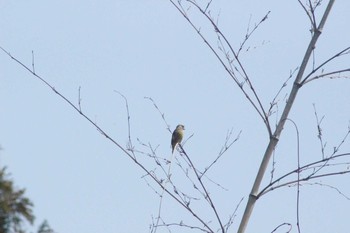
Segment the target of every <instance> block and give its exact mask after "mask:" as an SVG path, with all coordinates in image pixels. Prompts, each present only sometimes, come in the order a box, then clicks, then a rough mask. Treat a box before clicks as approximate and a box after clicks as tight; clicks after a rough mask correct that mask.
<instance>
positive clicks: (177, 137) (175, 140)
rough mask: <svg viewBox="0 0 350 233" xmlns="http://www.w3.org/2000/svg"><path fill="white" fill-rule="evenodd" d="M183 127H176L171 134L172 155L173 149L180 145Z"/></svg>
mask: <svg viewBox="0 0 350 233" xmlns="http://www.w3.org/2000/svg"><path fill="white" fill-rule="evenodd" d="M184 130H185V126H184V125H177V126H176V129H175V130H174V132H173V135H172V137H171V147H172V153H174V150H175V147H176V146H177V144H179V143H181V141H182V138H183V136H184Z"/></svg>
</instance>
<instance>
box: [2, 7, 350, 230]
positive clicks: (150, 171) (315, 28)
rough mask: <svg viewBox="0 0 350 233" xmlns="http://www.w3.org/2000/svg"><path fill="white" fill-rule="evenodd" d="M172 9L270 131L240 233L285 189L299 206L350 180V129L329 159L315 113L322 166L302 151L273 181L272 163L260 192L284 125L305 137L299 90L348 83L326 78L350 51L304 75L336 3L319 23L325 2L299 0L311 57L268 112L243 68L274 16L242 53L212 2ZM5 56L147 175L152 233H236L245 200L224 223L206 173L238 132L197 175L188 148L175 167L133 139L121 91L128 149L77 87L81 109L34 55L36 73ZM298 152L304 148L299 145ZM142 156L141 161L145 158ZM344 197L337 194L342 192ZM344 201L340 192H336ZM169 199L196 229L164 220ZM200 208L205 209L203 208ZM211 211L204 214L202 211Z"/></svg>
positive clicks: (152, 148)
mask: <svg viewBox="0 0 350 233" xmlns="http://www.w3.org/2000/svg"><path fill="white" fill-rule="evenodd" d="M169 1H170V3H171V4H172V5H173V6H174V7H175V9H176V10H177V11H178V12H179V13H180V14H181V16H182V17H183V18H184V19H185V20H186V21H187V22H188V23H189V25H190V26H191V27H192V28H193V29H194V31H195V32H196V33H197V34H198V35H199V37H200V38H201V39H202V41H203V42H204V43H205V45H206V46H207V47H208V48H209V50H210V51H211V52H212V53H213V54H214V56H215V57H216V58H217V59H218V61H219V63H220V64H221V65H222V67H223V69H224V70H225V71H226V73H227V75H228V77H230V78H231V79H232V81H233V82H234V83H235V84H236V86H237V87H238V88H239V90H240V91H241V93H242V94H243V96H244V97H245V99H246V100H247V103H248V104H249V105H250V106H251V107H252V108H253V109H254V110H255V112H256V114H257V115H258V117H259V119H261V123H262V124H264V126H265V128H266V131H267V135H268V137H269V138H268V139H269V142H268V144H267V146H266V150H265V152H264V153H263V157H262V161H261V165H260V168H259V170H258V172H257V175H256V178H255V181H254V184H253V185H252V189H251V192H250V194H249V198H248V201H247V204H246V207H245V211H244V214H243V216H242V219H241V222H240V226H239V229H238V232H239V233H243V232H245V230H246V227H247V225H248V223H249V220H250V216H251V214H252V212H253V210H254V205H255V203H256V201H257V200H258V199H259V198H260V197H262V196H263V195H265V194H268V193H269V192H271V191H273V190H276V189H278V188H281V187H296V188H297V200H299V188H300V186H301V185H302V184H306V182H309V181H314V183H313V184H319V183H317V180H318V179H319V178H321V177H328V176H334V175H342V174H348V173H350V170H349V166H348V164H349V163H350V161H349V158H350V153H349V152H344V153H343V152H342V153H341V152H340V149H341V147H342V146H343V144H344V143H345V142H346V140H347V139H348V136H349V134H350V128H349V129H348V130H347V131H346V132H345V134H344V137H343V139H342V140H341V141H340V142H339V144H338V146H336V147H335V148H334V150H333V153H331V154H326V153H325V152H324V147H325V144H324V141H323V137H322V127H321V123H322V118H321V119H320V118H319V117H318V113H317V111H316V108H315V110H314V111H315V118H316V122H317V129H318V138H319V141H320V144H321V148H322V150H321V153H322V159H320V160H316V161H312V162H309V163H307V164H301V162H300V154H299V147H298V148H297V149H298V157H297V158H298V159H297V160H298V163H297V164H298V165H297V167H296V168H295V169H293V170H291V171H289V172H287V173H286V174H284V175H282V176H279V177H275V174H274V163H272V170H271V179H270V183H269V184H267V185H266V186H265V187H262V188H261V185H262V180H263V178H264V176H265V174H266V172H267V169H268V166H269V164H270V161H271V158H273V155H274V151H275V148H276V146H277V144H278V142H279V141H280V140H281V137H280V136H281V132H282V131H283V128H284V125H285V123H286V122H287V121H289V122H291V124H292V125H293V126H294V128H295V132H296V135H297V139H296V141H297V142H298V143H299V141H300V138H299V130H298V126H297V124H296V123H295V122H294V121H293V120H292V119H290V118H289V113H290V111H291V110H292V107H293V105H294V102H295V99H296V96H297V94H298V91H299V90H300V89H301V88H302V87H304V86H305V85H306V84H307V83H309V82H311V81H316V80H319V79H322V78H335V77H344V78H348V76H347V74H348V72H349V71H350V68H349V67H345V68H341V69H338V70H330V71H325V67H326V65H327V64H328V63H330V62H334V61H335V60H336V59H338V58H339V57H341V56H345V55H348V54H349V52H350V47H347V48H344V49H343V50H341V51H338V52H336V53H335V54H334V55H333V56H331V57H330V58H328V59H327V60H325V61H323V62H321V63H320V64H319V65H316V64H315V62H314V61H313V62H312V68H311V71H310V72H309V73H306V68H307V67H308V66H310V62H311V60H312V59H313V58H312V55H313V54H314V52H315V49H316V43H317V40H318V38H319V37H320V35H321V33H322V30H323V27H324V25H325V24H326V21H327V17H328V15H329V13H330V12H331V9H332V6H333V4H334V0H330V1H329V2H328V5H327V7H326V9H325V10H324V13H323V14H322V17H321V19H317V16H316V13H315V12H316V11H317V10H319V9H321V8H320V6H321V3H322V1H314V2H312V1H310V0H309V1H306V3H303V2H302V1H298V3H299V4H300V7H301V8H302V9H303V10H304V11H305V14H306V15H307V18H308V19H309V22H310V24H311V33H312V38H311V41H310V42H309V45H308V48H307V50H306V51H305V55H304V57H303V58H302V59H301V64H300V67H298V68H297V69H295V71H293V72H291V74H290V76H289V77H288V79H287V80H286V81H285V82H284V83H282V84H281V87H280V90H279V91H278V92H277V93H276V95H275V97H274V98H273V99H272V100H271V102H270V104H269V105H268V106H264V104H263V102H262V101H261V96H260V95H259V93H258V92H257V91H256V88H255V86H254V77H251V76H250V75H248V72H247V70H246V68H245V64H243V62H242V61H241V54H242V52H243V51H244V50H245V49H246V48H247V44H248V42H249V39H250V38H251V36H252V35H253V34H254V33H255V32H256V30H257V29H258V28H259V27H260V25H262V24H263V23H266V21H267V19H268V17H269V14H270V12H266V14H265V15H264V16H263V17H261V20H260V21H259V22H257V23H256V24H255V25H254V27H252V28H250V27H248V29H247V32H246V34H245V36H244V39H243V41H242V42H241V43H239V46H238V49H234V46H233V43H231V42H230V41H229V40H228V39H227V37H226V36H225V34H224V32H223V31H222V30H221V28H220V27H219V25H218V17H219V16H217V17H214V16H213V13H212V12H211V10H210V8H211V5H212V0H210V1H207V2H206V3H198V2H196V1H194V0H178V1H174V0H169ZM193 12H195V13H199V15H200V16H201V17H203V18H204V19H205V20H206V22H208V24H209V27H210V29H211V31H212V32H213V33H214V35H215V40H214V41H212V40H210V39H209V38H208V37H209V36H208V35H206V34H205V33H204V32H203V31H202V29H201V26H200V25H196V23H195V22H194V20H193V18H192V17H191V14H192V13H193ZM1 49H2V51H3V52H4V53H6V54H7V55H8V56H9V57H10V58H11V59H13V60H14V61H15V62H16V63H17V64H19V65H20V66H22V67H23V68H24V69H26V70H27V71H28V72H30V73H31V74H32V75H33V77H35V78H37V79H39V80H40V81H41V82H42V83H43V84H44V85H45V86H46V87H48V88H50V90H52V91H53V92H54V93H55V94H57V95H58V96H59V97H60V98H62V99H63V100H64V101H65V102H66V103H67V104H68V105H69V106H70V107H72V108H73V109H74V110H75V111H76V112H77V113H78V114H80V115H81V116H82V117H83V118H84V119H86V120H87V121H88V122H89V123H90V124H91V125H92V126H93V127H95V128H96V129H97V130H98V131H99V132H100V133H101V134H102V136H104V137H105V138H106V139H107V140H109V141H110V142H112V143H113V144H114V145H115V146H116V147H117V148H118V149H119V150H121V151H122V152H123V153H124V154H125V155H126V156H127V157H128V158H129V159H130V160H131V161H132V162H133V163H135V164H136V165H137V166H138V167H139V168H140V170H142V171H143V172H144V174H145V175H144V176H143V178H144V179H145V181H146V182H147V184H148V186H149V187H150V188H151V189H152V190H154V192H155V194H156V195H158V196H159V199H160V203H159V211H158V213H157V214H156V217H154V218H153V219H152V220H153V221H152V223H151V225H150V232H156V231H157V229H159V228H165V229H168V230H169V231H171V229H172V228H176V227H181V228H188V229H192V230H197V231H199V232H201V231H202V232H222V233H226V232H229V231H230V230H231V226H232V224H233V222H234V220H235V218H236V211H237V209H238V208H239V206H240V204H241V202H242V201H243V199H242V200H241V201H239V202H238V203H237V205H236V207H235V208H233V209H232V214H231V215H230V216H226V217H222V216H221V215H220V214H219V209H218V208H219V207H218V206H217V204H216V203H217V200H215V199H214V198H213V196H212V195H211V192H210V190H209V189H210V188H209V186H210V185H212V184H214V185H215V186H217V187H219V188H221V189H225V188H224V187H223V186H221V184H219V183H217V182H216V181H215V179H212V178H211V177H209V176H208V171H209V170H210V169H211V168H212V167H214V166H215V164H216V162H217V161H218V160H220V159H221V158H222V156H223V155H224V154H225V153H226V152H227V151H228V150H229V149H230V148H231V147H232V146H233V145H234V143H235V142H237V140H239V137H240V132H235V133H234V132H233V131H232V130H230V131H228V133H227V137H226V140H225V142H224V143H223V146H222V149H221V151H220V152H219V153H218V155H217V156H216V158H215V159H214V160H213V161H212V162H211V163H210V164H208V166H206V167H205V168H204V169H199V168H198V167H197V166H196V164H195V163H194V162H193V161H192V160H191V156H189V154H188V153H187V152H186V150H185V145H186V141H185V142H183V143H182V145H179V147H178V152H179V153H180V155H181V156H178V157H175V158H174V161H169V160H168V159H167V158H165V157H162V156H160V155H158V153H157V146H153V145H152V144H150V143H147V142H143V141H141V140H140V139H137V138H136V140H135V137H134V136H133V134H132V127H131V125H132V122H131V120H130V119H131V118H130V113H129V103H128V99H127V98H126V97H125V96H124V95H123V94H121V93H119V92H118V91H116V92H117V93H118V94H119V95H120V96H121V97H122V98H123V99H124V100H125V107H126V116H127V125H128V140H127V144H126V145H123V144H122V143H120V142H118V141H116V140H115V139H113V137H112V136H110V135H109V134H108V133H107V132H106V130H104V129H103V128H102V127H101V126H99V125H98V124H97V123H96V122H95V121H93V120H92V119H91V117H89V116H88V115H86V114H85V113H84V111H83V108H82V105H81V95H80V88H79V91H78V92H79V95H78V96H79V97H78V101H77V104H75V103H74V102H75V101H72V100H69V99H68V98H67V97H66V96H64V95H63V94H62V93H61V92H60V91H59V90H57V89H56V88H55V87H54V86H53V85H52V84H50V83H49V82H48V81H46V79H45V78H44V77H42V76H40V75H39V74H37V73H36V72H35V64H34V56H33V59H32V61H33V62H32V66H31V67H30V66H27V65H25V64H24V63H23V62H21V61H20V60H18V59H17V58H16V57H15V56H13V55H11V54H10V52H8V51H7V50H5V49H4V48H2V47H1ZM293 78H294V81H293V85H292V88H291V90H290V91H289V93H288V98H287V100H286V105H285V106H283V111H282V114H281V115H280V116H279V115H277V114H278V113H277V111H276V108H280V106H279V105H281V103H280V102H278V98H279V96H280V95H281V92H282V90H285V89H286V87H287V84H288V82H289V81H290V80H292V79H293ZM146 99H147V100H148V101H150V102H151V103H152V104H153V106H154V107H155V109H156V111H157V112H158V113H159V115H160V116H161V118H162V120H163V122H164V124H165V129H166V130H167V131H169V133H171V132H172V131H171V129H170V126H169V124H168V123H167V120H166V117H165V114H164V113H163V112H162V110H161V109H160V108H159V107H158V105H157V103H156V102H155V101H154V100H153V99H152V98H150V97H147V98H146ZM276 115H277V117H278V121H277V122H276V124H274V123H271V122H273V120H272V119H271V118H272V116H274V117H276ZM189 139H191V136H189V137H188V138H187V140H189ZM298 145H299V144H298ZM140 155H142V157H141V156H140ZM145 157H146V158H147V159H148V161H152V162H153V166H151V167H150V166H148V165H147V164H148V163H145V161H144V158H145ZM171 164H173V166H174V165H176V166H177V168H179V170H180V171H181V172H182V173H181V177H180V176H177V177H174V176H172V174H171V173H170V172H169V171H170V168H169V166H170V165H171ZM294 175H297V178H294ZM180 179H182V180H186V184H183V182H179V180H180ZM329 187H330V188H334V189H336V188H335V187H333V186H329ZM336 190H338V189H336ZM338 191H339V193H340V194H341V191H340V190H338ZM165 194H166V195H167V196H168V197H170V198H171V199H172V200H173V201H174V202H175V203H177V205H178V206H179V207H181V208H182V209H183V210H184V211H185V212H186V213H187V214H189V215H190V216H192V218H193V219H194V220H195V221H194V222H193V221H191V222H187V221H186V220H185V218H184V217H182V216H180V217H179V220H178V221H172V222H169V221H167V220H166V219H164V218H163V214H162V211H161V206H162V202H163V201H164V200H163V196H164V195H165ZM198 206H200V207H201V208H198ZM296 207H297V219H298V221H297V227H298V228H297V229H298V231H299V232H301V228H300V224H299V214H298V213H299V211H298V209H299V202H298V201H297V205H296ZM203 208H204V209H205V210H206V211H205V212H203V211H201V209H203ZM284 226H287V227H289V230H288V232H290V230H291V226H292V224H290V223H282V224H280V225H279V226H277V227H276V228H275V229H274V230H272V231H271V232H275V231H276V230H277V229H279V228H280V227H284Z"/></svg>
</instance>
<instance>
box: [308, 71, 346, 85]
mask: <svg viewBox="0 0 350 233" xmlns="http://www.w3.org/2000/svg"><path fill="white" fill-rule="evenodd" d="M346 72H350V68H348V69H342V70H336V71H333V72H328V73H324V74H320V75H317V76H315V77H312V78H309V79H308V80H307V81H305V82H304V84H306V83H308V82H311V81H314V80H316V79H321V78H329V79H336V78H350V76H340V74H342V73H346ZM334 74H338V75H337V76H333V75H334Z"/></svg>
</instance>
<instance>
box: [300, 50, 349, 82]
mask: <svg viewBox="0 0 350 233" xmlns="http://www.w3.org/2000/svg"><path fill="white" fill-rule="evenodd" d="M349 53H350V47H347V48H345V49H343V50H341V51H340V52H338V53H336V54H335V55H333V56H332V57H330V58H328V59H327V60H326V61H324V62H322V63H321V64H320V65H319V66H318V67H316V68H315V69H313V70H312V71H311V72H310V73H309V74H308V75H307V76H306V77H305V78H304V79H303V81H301V82H300V85H304V84H305V83H306V81H308V79H310V77H311V76H312V75H313V74H314V73H315V72H317V71H318V70H319V69H321V68H322V67H324V66H325V65H326V64H328V63H329V62H331V61H333V60H334V59H335V58H338V57H340V56H343V55H347V54H349ZM346 70H348V69H346Z"/></svg>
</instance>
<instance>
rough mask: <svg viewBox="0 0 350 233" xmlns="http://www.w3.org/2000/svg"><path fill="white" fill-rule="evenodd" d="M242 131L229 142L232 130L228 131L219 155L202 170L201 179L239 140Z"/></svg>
mask: <svg viewBox="0 0 350 233" xmlns="http://www.w3.org/2000/svg"><path fill="white" fill-rule="evenodd" d="M241 133H242V130H241V131H240V132H239V133H238V135H237V136H236V138H235V139H234V140H233V141H231V142H230V139H231V136H232V130H231V131H229V132H228V133H227V135H226V140H225V143H224V146H223V147H222V148H221V150H220V152H219V155H218V156H217V157H216V159H214V161H213V162H212V163H211V164H210V165H209V166H208V167H206V168H205V169H204V171H203V172H202V173H201V176H200V177H202V176H203V175H204V174H205V173H206V172H207V171H208V170H209V169H210V168H211V167H212V166H213V165H214V164H215V163H216V162H217V161H218V160H219V159H220V158H221V157H222V155H223V154H225V152H226V151H227V150H228V149H230V147H231V146H232V145H233V144H234V143H235V142H237V141H238V140H239V137H240V136H241Z"/></svg>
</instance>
